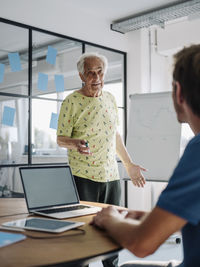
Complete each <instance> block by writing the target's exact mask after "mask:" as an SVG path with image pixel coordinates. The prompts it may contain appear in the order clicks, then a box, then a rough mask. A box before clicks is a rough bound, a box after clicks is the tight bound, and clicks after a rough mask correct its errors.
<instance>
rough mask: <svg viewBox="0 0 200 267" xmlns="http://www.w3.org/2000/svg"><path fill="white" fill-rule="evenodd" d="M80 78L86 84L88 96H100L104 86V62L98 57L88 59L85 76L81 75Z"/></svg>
mask: <svg viewBox="0 0 200 267" xmlns="http://www.w3.org/2000/svg"><path fill="white" fill-rule="evenodd" d="M80 77H81V79H82V81H83V82H84V83H85V85H84V88H86V90H87V94H88V96H92V97H96V96H99V95H100V94H101V90H102V88H103V85H104V66H103V62H102V61H101V60H100V59H99V58H96V57H91V58H86V59H85V65H84V74H83V75H82V74H80Z"/></svg>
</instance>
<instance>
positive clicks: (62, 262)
mask: <svg viewBox="0 0 200 267" xmlns="http://www.w3.org/2000/svg"><path fill="white" fill-rule="evenodd" d="M82 203H86V204H87V203H88V202H82ZM88 204H89V203H88ZM92 204H93V205H96V206H101V207H104V206H107V205H106V204H99V203H92ZM23 212H27V208H26V204H25V200H24V199H23V198H22V199H16V198H10V199H8V198H6V199H4V198H1V199H0V216H3V215H10V214H18V213H23ZM27 216H28V215H26V214H24V215H15V216H12V217H11V216H10V217H0V224H1V223H3V222H6V221H12V220H16V219H22V218H25V217H27ZM93 216H94V215H89V216H82V217H76V218H72V219H67V220H73V221H81V222H85V223H86V224H85V225H84V226H82V227H81V228H82V229H84V230H85V232H86V233H85V234H78V233H79V232H76V231H68V232H64V233H61V234H48V233H42V232H35V231H25V232H24V233H28V234H29V235H30V234H31V235H37V236H38V235H39V236H47V235H48V236H49V235H51V236H52V235H54V236H56V235H59V236H60V235H66V234H71V235H72V234H74V235H73V236H65V237H62V238H55V239H32V238H29V237H27V239H26V240H24V241H20V242H19V243H15V244H12V245H9V246H7V247H2V248H0V265H1V266H4V267H6V266H13V267H18V266H20V267H23V266H76V267H77V266H82V265H84V264H88V263H89V262H91V261H96V260H102V259H105V258H107V257H108V256H112V255H114V254H116V253H117V252H118V251H119V250H120V249H121V248H120V246H119V245H118V244H116V243H115V242H114V241H113V240H111V239H110V238H109V237H108V236H107V235H106V234H105V233H104V232H103V231H101V230H99V229H97V228H95V227H93V226H91V225H89V224H88V223H89V222H90V221H91V219H92V217H93Z"/></svg>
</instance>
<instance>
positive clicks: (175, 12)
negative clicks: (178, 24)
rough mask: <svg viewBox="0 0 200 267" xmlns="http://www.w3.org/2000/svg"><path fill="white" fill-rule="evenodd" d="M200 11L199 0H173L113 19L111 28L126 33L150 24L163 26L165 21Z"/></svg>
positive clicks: (192, 14) (193, 14) (197, 13)
mask: <svg viewBox="0 0 200 267" xmlns="http://www.w3.org/2000/svg"><path fill="white" fill-rule="evenodd" d="M199 13H200V0H187V1H178V2H174V3H173V4H171V5H167V6H163V7H160V8H156V9H151V10H148V11H146V12H142V13H138V14H135V15H133V16H131V17H128V18H124V19H120V20H117V21H114V22H113V24H111V29H112V30H114V31H117V32H121V33H126V32H130V31H135V30H139V29H141V28H147V27H150V26H152V25H159V26H161V27H164V26H165V22H169V21H172V20H177V19H179V18H183V17H188V16H190V17H191V16H195V15H196V16H198V15H199Z"/></svg>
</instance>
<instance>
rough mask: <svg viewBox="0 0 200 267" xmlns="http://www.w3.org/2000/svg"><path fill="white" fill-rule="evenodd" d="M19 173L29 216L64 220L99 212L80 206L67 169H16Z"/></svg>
mask: <svg viewBox="0 0 200 267" xmlns="http://www.w3.org/2000/svg"><path fill="white" fill-rule="evenodd" d="M19 171H20V175H21V180H22V185H23V189H24V195H25V199H26V204H27V208H28V211H29V213H34V214H38V215H42V216H46V217H51V218H56V219H64V218H72V217H78V216H83V215H88V214H94V213H96V212H98V211H100V210H101V208H99V207H95V206H90V205H83V204H80V201H79V196H78V191H77V189H76V184H75V181H74V177H73V175H72V173H71V169H70V167H69V166H36V167H35V166H33V167H32V166H31V167H20V168H19Z"/></svg>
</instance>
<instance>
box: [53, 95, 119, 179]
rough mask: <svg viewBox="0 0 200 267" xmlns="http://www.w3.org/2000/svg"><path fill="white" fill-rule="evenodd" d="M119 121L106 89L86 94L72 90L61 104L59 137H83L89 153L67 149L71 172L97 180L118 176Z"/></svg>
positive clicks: (111, 97) (114, 104)
mask: <svg viewBox="0 0 200 267" xmlns="http://www.w3.org/2000/svg"><path fill="white" fill-rule="evenodd" d="M118 124H119V119H118V109H117V105H116V102H115V98H114V97H113V96H112V95H111V94H110V93H109V92H106V91H103V92H102V95H101V96H99V97H87V96H84V95H82V94H80V93H79V92H77V91H75V92H73V93H72V94H70V95H69V96H67V97H66V98H65V100H64V101H63V103H62V106H61V110H60V115H59V120H58V129H57V135H58V136H68V137H71V138H76V139H85V140H87V141H88V143H89V147H90V151H91V152H92V155H83V154H80V153H79V152H78V151H76V150H74V149H69V150H68V157H69V164H70V166H71V169H72V173H73V175H76V176H79V177H82V178H86V179H90V180H93V181H96V182H108V181H114V180H118V179H119V173H118V166H117V162H116V131H117V126H118Z"/></svg>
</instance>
